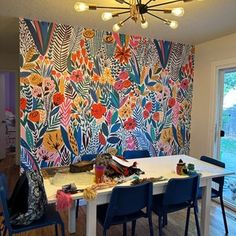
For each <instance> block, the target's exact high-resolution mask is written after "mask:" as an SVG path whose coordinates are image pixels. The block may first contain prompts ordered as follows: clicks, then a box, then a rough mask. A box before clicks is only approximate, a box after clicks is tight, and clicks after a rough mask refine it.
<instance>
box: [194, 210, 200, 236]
mask: <svg viewBox="0 0 236 236" xmlns="http://www.w3.org/2000/svg"><path fill="white" fill-rule="evenodd" d="M193 210H194V217H195V222H196V227H197V235H198V236H201V231H200V226H199V220H198V207H197V206H194V208H193Z"/></svg>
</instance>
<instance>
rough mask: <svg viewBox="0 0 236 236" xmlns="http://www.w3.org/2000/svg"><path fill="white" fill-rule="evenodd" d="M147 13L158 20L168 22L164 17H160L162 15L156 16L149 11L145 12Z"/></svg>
mask: <svg viewBox="0 0 236 236" xmlns="http://www.w3.org/2000/svg"><path fill="white" fill-rule="evenodd" d="M147 14H148V15H151V16H153V17H155V18H157V19H159V20H161V21H164V22H165V23H168V20H166V19H164V18H162V17H160V16H156V15H154V14H152V13H150V12H147Z"/></svg>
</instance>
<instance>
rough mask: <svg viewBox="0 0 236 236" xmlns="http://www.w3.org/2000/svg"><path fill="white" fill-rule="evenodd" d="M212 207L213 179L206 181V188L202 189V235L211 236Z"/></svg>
mask: <svg viewBox="0 0 236 236" xmlns="http://www.w3.org/2000/svg"><path fill="white" fill-rule="evenodd" d="M210 207H211V179H207V180H206V186H204V187H203V189H202V207H201V235H202V236H208V235H209V225H210Z"/></svg>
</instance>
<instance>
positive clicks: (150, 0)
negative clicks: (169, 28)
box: [144, 0, 153, 6]
mask: <svg viewBox="0 0 236 236" xmlns="http://www.w3.org/2000/svg"><path fill="white" fill-rule="evenodd" d="M152 1H153V0H149V1H148V2H146V3H145V4H144V5H145V6H147V5H148V4H149V3H150V2H152Z"/></svg>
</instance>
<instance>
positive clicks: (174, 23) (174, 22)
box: [169, 20, 179, 29]
mask: <svg viewBox="0 0 236 236" xmlns="http://www.w3.org/2000/svg"><path fill="white" fill-rule="evenodd" d="M169 26H170V28H171V29H177V28H178V26H179V24H178V22H177V21H175V20H172V21H170V22H169Z"/></svg>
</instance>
